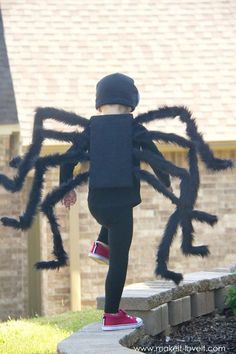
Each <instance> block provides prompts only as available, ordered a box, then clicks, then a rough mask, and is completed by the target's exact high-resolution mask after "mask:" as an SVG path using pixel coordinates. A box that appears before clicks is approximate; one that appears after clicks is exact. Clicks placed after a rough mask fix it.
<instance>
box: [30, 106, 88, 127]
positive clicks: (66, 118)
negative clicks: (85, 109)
mask: <svg viewBox="0 0 236 354" xmlns="http://www.w3.org/2000/svg"><path fill="white" fill-rule="evenodd" d="M35 117H37V121H36V120H35V126H37V127H41V126H42V124H43V121H44V120H46V119H53V120H56V121H58V122H62V123H64V124H67V125H71V126H74V125H78V126H80V127H82V128H86V127H88V125H89V120H88V119H87V118H84V117H81V116H79V115H77V114H75V113H73V112H67V111H64V110H63V109H58V108H53V107H38V108H36V115H35Z"/></svg>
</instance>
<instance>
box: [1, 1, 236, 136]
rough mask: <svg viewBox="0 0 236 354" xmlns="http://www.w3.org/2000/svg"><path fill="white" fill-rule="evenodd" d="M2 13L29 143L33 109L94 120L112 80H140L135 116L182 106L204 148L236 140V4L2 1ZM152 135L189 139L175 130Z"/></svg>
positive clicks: (174, 125) (173, 124)
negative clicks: (102, 82)
mask: <svg viewBox="0 0 236 354" xmlns="http://www.w3.org/2000/svg"><path fill="white" fill-rule="evenodd" d="M2 11H3V19H4V25H5V33H6V43H7V48H8V56H9V60H10V67H11V71H12V76H13V82H14V89H15V93H16V99H17V108H18V112H19V120H20V124H21V131H22V134H23V137H24V142H25V143H27V142H28V141H29V138H30V133H31V127H32V120H33V119H32V118H33V111H34V108H35V107H37V106H48V105H51V106H55V107H60V108H63V109H68V110H70V111H71V110H72V111H75V112H77V113H79V114H81V115H83V116H87V117H88V118H89V117H90V116H91V115H93V114H94V113H95V109H94V101H95V97H94V94H95V85H96V83H97V81H98V80H99V79H100V78H101V77H102V76H104V75H107V74H109V73H112V72H123V73H124V74H127V75H129V76H131V77H133V78H134V79H135V82H136V85H137V87H138V88H139V91H140V96H141V102H140V106H139V107H138V109H137V110H136V113H139V112H144V111H146V110H149V109H155V108H156V107H158V106H162V105H164V104H167V105H176V104H178V105H180V104H183V105H186V106H188V107H189V109H190V110H191V111H193V113H194V116H195V117H196V118H197V123H198V126H199V130H200V131H202V132H203V134H204V137H205V139H206V140H208V141H221V140H235V139H236V138H235V137H236V111H235V100H236V61H235V57H236V35H235V34H236V21H235V15H236V2H235V1H234V0H228V1H224V0H217V1H211V0H199V1H197V2H196V1H195V0H182V1H181V2H180V1H178V0H159V1H156V0H149V1H146V0H140V1H138V2H137V1H135V0H129V1H122V2H120V1H118V0H109V1H108V0H106V1H105V0H103V1H97V0H90V1H87V2H84V1H82V0H79V1H78V0H63V1H60V2H58V1H56V0H48V1H45V0H43V1H41V2H28V1H26V0H24V1H21V2H18V1H16V0H7V1H6V0H3V1H2ZM233 15H234V16H233ZM153 127H156V128H157V129H159V130H162V131H173V130H174V131H175V132H176V133H183V128H182V126H181V124H180V123H179V122H177V121H171V120H169V121H168V126H167V124H166V121H165V122H164V121H163V122H158V123H157V122H155V123H152V128H153Z"/></svg>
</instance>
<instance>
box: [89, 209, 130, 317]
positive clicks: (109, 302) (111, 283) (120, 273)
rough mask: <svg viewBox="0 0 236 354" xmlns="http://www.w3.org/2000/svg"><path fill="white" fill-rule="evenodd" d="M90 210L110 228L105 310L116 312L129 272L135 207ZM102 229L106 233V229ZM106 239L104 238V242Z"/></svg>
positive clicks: (102, 223) (103, 224) (99, 221)
mask: <svg viewBox="0 0 236 354" xmlns="http://www.w3.org/2000/svg"><path fill="white" fill-rule="evenodd" d="M89 210H90V212H91V214H92V215H93V217H94V218H95V219H96V220H97V222H98V223H99V224H101V225H102V226H103V227H105V228H106V229H107V230H108V244H109V247H110V257H109V269H108V273H107V278H106V283H105V309H104V310H105V312H107V313H116V312H118V310H119V304H120V299H121V295H122V292H123V288H124V285H125V279H126V274H127V267H128V258H129V249H130V245H131V242H132V235H133V208H132V207H130V206H128V207H127V206H126V207H94V206H89ZM102 229H103V232H104V235H105V232H106V230H105V229H104V228H102ZM100 240H101V239H100ZM101 241H102V240H101ZM105 241H106V240H104V239H103V241H102V242H105ZM105 243H107V242H105Z"/></svg>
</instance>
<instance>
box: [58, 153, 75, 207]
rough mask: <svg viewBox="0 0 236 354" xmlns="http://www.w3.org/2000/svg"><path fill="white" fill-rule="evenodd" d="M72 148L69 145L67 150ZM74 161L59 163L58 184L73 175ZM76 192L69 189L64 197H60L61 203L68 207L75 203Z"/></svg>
mask: <svg viewBox="0 0 236 354" xmlns="http://www.w3.org/2000/svg"><path fill="white" fill-rule="evenodd" d="M70 150H73V146H71V147H70V148H69V149H68V151H70ZM75 165H76V163H65V164H63V165H61V167H60V178H59V181H60V182H59V183H60V185H61V184H63V183H65V182H67V181H68V180H69V179H71V178H72V177H73V170H74V167H75ZM76 199H77V198H76V192H75V190H72V191H70V192H69V193H67V194H66V195H65V197H64V198H63V199H62V201H61V202H62V204H63V205H64V206H65V207H66V208H68V209H70V207H71V206H72V205H74V204H75V202H76Z"/></svg>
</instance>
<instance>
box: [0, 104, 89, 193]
mask: <svg viewBox="0 0 236 354" xmlns="http://www.w3.org/2000/svg"><path fill="white" fill-rule="evenodd" d="M46 119H54V120H56V121H59V122H62V123H64V124H67V125H71V126H75V125H79V126H80V127H83V128H87V127H88V126H89V120H88V119H86V118H83V117H80V116H78V115H76V114H75V113H70V112H66V111H64V110H60V109H56V108H52V107H43V108H42V107H41V108H37V109H36V112H35V117H34V127H33V136H32V143H31V145H30V146H29V148H28V151H27V152H26V154H25V155H24V156H23V157H18V156H17V157H14V158H13V159H12V160H11V161H10V166H11V167H14V168H18V171H17V175H16V176H15V177H14V178H13V179H11V178H9V177H8V176H6V175H4V174H0V185H2V186H3V187H4V188H5V189H6V190H8V191H10V192H13V193H14V192H17V191H20V190H21V189H22V187H23V184H24V181H25V177H26V175H27V174H28V172H29V171H30V170H31V169H32V168H33V166H34V163H35V158H37V156H38V155H39V153H40V150H41V147H42V143H43V140H44V139H46V138H53V139H56V140H63V141H72V142H74V141H75V139H76V138H77V134H78V133H62V132H55V133H53V131H50V130H48V131H46V132H45V136H44V129H43V121H44V120H46ZM47 134H48V135H47Z"/></svg>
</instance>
